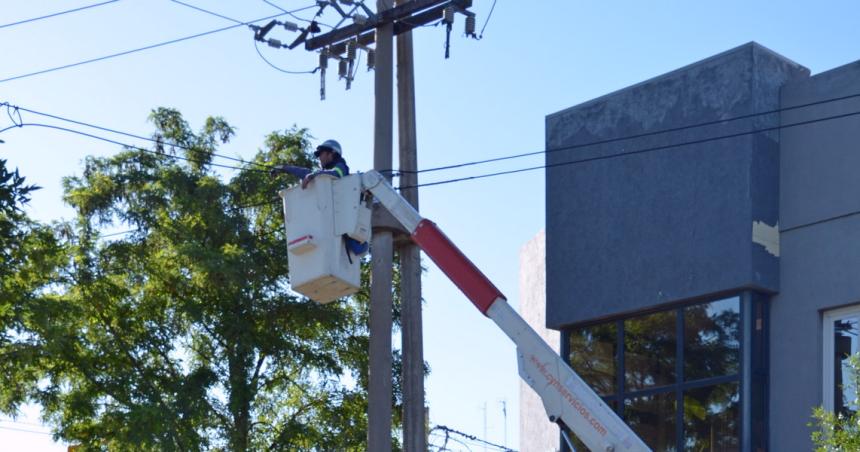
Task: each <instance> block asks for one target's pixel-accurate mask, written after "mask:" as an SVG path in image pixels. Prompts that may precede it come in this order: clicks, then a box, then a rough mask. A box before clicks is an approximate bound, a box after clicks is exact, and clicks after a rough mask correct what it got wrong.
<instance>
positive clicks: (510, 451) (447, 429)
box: [431, 425, 516, 452]
mask: <svg viewBox="0 0 860 452" xmlns="http://www.w3.org/2000/svg"><path fill="white" fill-rule="evenodd" d="M433 430H442V431H443V432H445V433H446V435H447V434H448V433H453V434H455V435H459V436H461V437H463V438H466V439H468V440H470V441H473V442H477V443H481V444H483V445H487V446H490V447H495V448H497V449H500V450H502V451H505V452H516V451H515V450H514V449H510V448H508V447H507V446H502V445H499V444H495V443H491V442H489V441H487V440H484V439H481V438H478V437H477V436H475V435H470V434H468V433H463V432H461V431H459V430H454V429H453V428H450V427H446V426H444V425H437V426H435V427H433V428H432V429H431V431H433Z"/></svg>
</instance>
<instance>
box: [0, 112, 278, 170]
mask: <svg viewBox="0 0 860 452" xmlns="http://www.w3.org/2000/svg"><path fill="white" fill-rule="evenodd" d="M12 127H43V128H46V129H53V130H59V131H61V132H68V133H73V134H76V135H81V136H84V137H87V138H92V139H94V140H99V141H104V142H106V143H111V144H116V145H119V146H122V147H125V148H127V149H134V150H137V151H141V152H146V153H148V154H155V155H161V156H164V157H167V158H171V159H177V160H183V161H186V162H190V163H198V164H201V165H209V166H214V167H218V168H224V169H231V170H245V171H256V172H263V173H268V171H266V170H258V169H254V168H242V167H238V166H230V165H222V164H220V163H214V162H208V161H205V160H199V159H193V158H188V157H182V156H179V155H173V154H167V153H164V152H159V151H153V150H151V149H146V148H142V147H140V146H133V145H130V144H128V143H123V142H121V141H116V140H112V139H110V138H106V137H102V136H99V135H94V134H91V133H87V132H83V131H80V130H75V129H70V128H68V127H60V126H55V125H52V124H42V123H38V122H25V123H21V124H18V125H16V126H12ZM10 128H11V127H7V128H6V129H3V130H0V133H2V132H3V131H5V130H8V129H10ZM211 155H214V154H211ZM249 163H250V162H249Z"/></svg>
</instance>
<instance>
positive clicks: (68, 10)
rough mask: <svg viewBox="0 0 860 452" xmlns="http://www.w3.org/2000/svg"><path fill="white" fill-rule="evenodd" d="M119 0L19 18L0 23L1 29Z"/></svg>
mask: <svg viewBox="0 0 860 452" xmlns="http://www.w3.org/2000/svg"><path fill="white" fill-rule="evenodd" d="M118 1H119V0H108V1H106V2H101V3H93V4H92V5H86V6H81V7H80V8H74V9H67V10H65V11H59V12H56V13H52V14H48V15H45V16H39V17H34V18H32V19H25V20H19V21H17V22H11V23H8V24H3V25H0V29H3V28H7V27H14V26H15V25H21V24H26V23H30V22H35V21H37V20H42V19H49V18H51V17H57V16H62V15H63V14H69V13H74V12H78V11H83V10H85V9H90V8H95V7H97V6H102V5H107V4H109V3H116V2H118Z"/></svg>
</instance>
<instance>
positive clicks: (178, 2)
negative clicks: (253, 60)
mask: <svg viewBox="0 0 860 452" xmlns="http://www.w3.org/2000/svg"><path fill="white" fill-rule="evenodd" d="M170 1H172V2H173V3H177V4H180V5H182V6H187V7H189V8H191V9H195V10H197V11H200V12H202V13H206V14H210V15H212V16H215V17H220V18H222V19H226V20H229V21H233V22H235V23H238V24H241V23H242V21H239V20H236V19H233V18H232V17H228V16H225V15H222V14H218V13H216V12H214V11H209V10H208V9H203V8H199V7H197V6H194V5H191V4H188V3H185V2H183V1H180V0H170ZM279 9H280V8H279ZM282 11H284V12H285V13H288V12H287V11H286V10H282ZM254 50H256V51H257V55H259V56H260V59H262V60H263V61H265V62H266V64H268V65H269V66H271V67H272V68H273V69H275V70H278V71H280V72H283V73H285V74H314V73H316V72H317V71H318V70H319V68H315V69H313V70H309V71H289V70H286V69H283V68H280V67H278V66H276V65H275V64H274V63H272V62H271V61H269V60H268V59H267V58H266V57H265V56H263V53H262V52H260V45H259V43H258V41H257V40H256V39H255V40H254Z"/></svg>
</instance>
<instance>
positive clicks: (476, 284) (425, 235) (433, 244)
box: [412, 219, 505, 315]
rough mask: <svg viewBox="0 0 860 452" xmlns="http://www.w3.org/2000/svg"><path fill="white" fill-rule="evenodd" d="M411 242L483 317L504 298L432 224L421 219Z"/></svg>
mask: <svg viewBox="0 0 860 452" xmlns="http://www.w3.org/2000/svg"><path fill="white" fill-rule="evenodd" d="M412 239H413V240H415V243H417V244H418V246H420V247H421V249H422V250H423V251H424V252H425V253H426V254H427V255H428V256H430V259H432V260H433V262H435V263H436V265H437V266H438V267H439V268H440V269H441V270H442V271H443V272H444V273H445V275H447V276H448V278H449V279H450V280H451V281H453V282H454V284H455V285H456V286H457V287H458V288H460V290H461V291H462V292H463V293H464V294H465V295H466V297H468V298H469V300H471V301H472V304H474V305H475V307H477V308H478V310H479V311H481V313H482V314H484V315H487V310H488V309H490V306H491V305H492V304H493V302H494V301H496V299H498V298H502V299H505V296H504V295H502V292H500V291H499V289H497V288H496V286H494V285H493V283H492V282H490V280H489V279H487V277H486V276H484V274H483V273H481V270H479V269H478V267H476V266H475V264H473V263H472V261H470V260H469V258H468V257H466V255H465V254H463V252H462V251H460V249H459V248H457V246H456V245H454V243H453V242H451V239H449V238H448V237H447V236H446V235H445V233H443V232H442V231H441V230H439V228H438V227H437V226H436V224H434V223H433V222H432V221H430V220H427V219H424V220H421V222H420V223H418V227H417V228H415V231H414V232H413V233H412Z"/></svg>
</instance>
